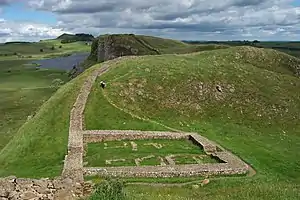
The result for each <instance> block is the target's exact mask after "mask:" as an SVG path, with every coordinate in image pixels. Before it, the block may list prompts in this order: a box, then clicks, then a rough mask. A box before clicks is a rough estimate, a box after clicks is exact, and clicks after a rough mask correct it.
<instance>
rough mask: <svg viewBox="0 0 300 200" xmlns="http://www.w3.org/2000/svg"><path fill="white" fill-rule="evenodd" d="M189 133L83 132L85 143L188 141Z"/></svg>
mask: <svg viewBox="0 0 300 200" xmlns="http://www.w3.org/2000/svg"><path fill="white" fill-rule="evenodd" d="M188 138H189V134H188V133H177V132H159V131H133V130H87V131H84V132H83V140H84V143H95V142H103V141H114V140H146V139H170V140H174V139H188Z"/></svg>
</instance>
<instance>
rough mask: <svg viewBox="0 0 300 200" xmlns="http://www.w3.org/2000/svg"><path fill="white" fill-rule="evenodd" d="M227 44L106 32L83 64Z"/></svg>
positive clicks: (99, 38) (184, 51) (197, 50)
mask: <svg viewBox="0 0 300 200" xmlns="http://www.w3.org/2000/svg"><path fill="white" fill-rule="evenodd" d="M228 47H229V46H227V45H215V44H208V45H191V44H186V43H184V42H180V41H177V40H172V39H165V38H159V37H154V36H145V35H135V34H106V35H100V36H99V37H97V38H96V39H95V40H94V41H93V43H92V47H91V53H90V56H89V57H88V59H87V60H86V61H85V63H84V64H83V65H84V67H85V68H88V67H90V66H92V65H93V64H95V63H98V62H103V61H107V60H110V59H113V58H116V57H120V56H128V55H136V56H141V55H162V54H185V53H193V52H199V51H207V50H215V49H224V48H228Z"/></svg>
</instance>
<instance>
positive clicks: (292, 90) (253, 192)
mask: <svg viewBox="0 0 300 200" xmlns="http://www.w3.org/2000/svg"><path fill="white" fill-rule="evenodd" d="M266 55H268V56H267V57H266ZM285 59H287V60H288V59H292V58H291V57H289V56H287V55H285V54H281V53H278V52H275V51H272V50H261V49H256V48H249V47H239V48H230V49H224V50H216V51H209V52H208V51H207V52H202V53H195V54H191V55H177V56H174V55H164V56H146V57H139V58H137V59H133V60H129V61H126V62H122V63H119V64H118V65H117V66H116V68H114V69H113V70H111V71H109V72H108V73H107V74H105V75H103V76H102V77H101V78H99V79H98V81H100V80H106V81H107V82H108V87H107V88H106V89H105V90H104V91H103V92H101V89H100V88H98V90H96V91H94V93H98V96H96V97H94V99H101V98H103V95H104V96H105V98H106V99H107V100H109V101H111V102H113V103H114V104H115V105H116V106H117V107H118V108H121V109H123V110H125V111H126V112H127V113H132V114H135V115H138V116H140V117H143V118H145V119H149V120H152V121H156V122H158V123H163V124H165V125H167V126H169V127H172V128H176V129H179V130H185V131H196V132H199V133H201V134H203V135H204V136H206V137H208V138H209V139H211V140H214V141H216V142H218V143H219V144H221V145H222V146H224V147H225V148H227V149H229V150H231V151H233V152H234V153H235V154H237V155H239V156H240V157H241V158H243V159H244V160H245V161H246V162H248V163H249V164H251V165H252V166H253V167H254V168H255V169H256V170H257V172H258V174H257V175H256V176H255V177H253V178H247V179H245V178H233V179H226V178H224V179H220V180H216V181H214V182H213V183H212V184H211V185H210V186H208V188H205V189H199V190H197V191H195V190H192V189H189V188H184V189H179V190H178V189H175V188H164V189H162V188H159V189H153V188H152V187H146V186H143V187H136V186H134V187H131V186H129V187H127V191H128V193H130V196H131V199H188V198H190V199H198V197H199V196H205V198H206V199H232V198H233V199H297V198H299V193H298V192H297V191H299V183H300V179H299V175H300V169H299V167H298V166H299V165H300V163H299V159H297V157H298V153H297V152H299V150H300V149H299V147H300V146H299V144H300V131H299V130H300V125H299V123H298V120H299V117H300V116H299V113H300V96H299V95H298V94H299V86H300V81H299V78H297V77H296V76H295V75H294V74H293V70H292V69H293V67H294V66H295V64H296V65H299V60H297V59H294V58H293V59H294V60H293V62H285V61H284V60H285ZM279 60H283V61H284V62H282V63H280V62H276V61H279ZM273 61H274V62H273ZM275 63H276V65H275ZM289 63H290V65H289V66H287V65H288V64H289ZM271 66H273V67H271ZM217 87H218V89H217ZM218 90H220V91H221V92H219V91H218ZM101 93H102V94H101ZM91 96H94V94H93V93H92V94H91ZM101 101H102V100H101ZM96 102H97V101H95V100H94V101H90V102H89V103H88V107H87V112H86V120H87V121H88V122H89V123H90V124H93V129H95V128H97V126H95V124H97V123H96V121H97V120H99V118H100V119H101V106H97V103H96ZM92 109H93V113H98V115H95V117H93V116H91V115H89V110H92ZM111 120H112V121H113V119H111ZM108 126H109V125H108ZM258 188H260V189H259V190H258ZM233 191H235V192H233ZM237 193H238V196H237V195H236V194H237ZM205 198H204V199H205ZM129 199H130V198H129Z"/></svg>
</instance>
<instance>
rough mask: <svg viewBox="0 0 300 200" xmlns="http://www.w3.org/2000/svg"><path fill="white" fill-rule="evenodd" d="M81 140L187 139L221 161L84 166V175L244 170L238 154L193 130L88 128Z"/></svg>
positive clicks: (184, 174) (170, 174) (178, 174)
mask: <svg viewBox="0 0 300 200" xmlns="http://www.w3.org/2000/svg"><path fill="white" fill-rule="evenodd" d="M83 138H84V144H87V143H96V142H104V141H114V140H140V139H169V140H174V139H190V140H192V141H193V142H194V143H195V144H196V145H197V146H199V148H203V150H204V151H205V153H206V154H207V155H211V156H213V157H215V158H217V159H219V160H220V161H221V162H223V163H214V164H193V165H174V163H173V164H171V165H167V166H133V167H89V168H84V175H86V176H90V175H100V176H113V177H116V176H118V177H187V176H200V175H201V176H205V175H220V174H222V175H232V174H246V173H247V172H248V171H249V167H248V165H247V164H245V163H244V162H243V161H242V160H240V159H239V158H238V157H236V156H234V155H233V154H231V153H230V152H228V151H225V150H222V149H223V148H221V147H220V146H217V145H216V144H215V143H213V142H211V141H210V140H208V139H207V138H205V137H202V136H200V135H199V134H197V133H185V132H181V133H179V132H158V131H133V130H128V131H127V130H125V131H123V130H88V131H84V132H83Z"/></svg>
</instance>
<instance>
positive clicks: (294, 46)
mask: <svg viewBox="0 0 300 200" xmlns="http://www.w3.org/2000/svg"><path fill="white" fill-rule="evenodd" d="M186 43H189V44H194V45H199V44H200V45H201V44H202V45H207V44H219V45H229V46H244V45H250V46H254V47H259V48H269V49H275V50H278V51H281V52H284V53H287V54H290V55H292V56H295V57H298V58H300V41H299V42H293V41H291V42H284V41H277V42H276V41H274V42H265V41H262V42H258V43H255V44H254V43H252V42H251V41H250V42H249V41H244V42H243V41H228V42H225V41H224V42H220V41H208V42H201V41H186Z"/></svg>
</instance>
